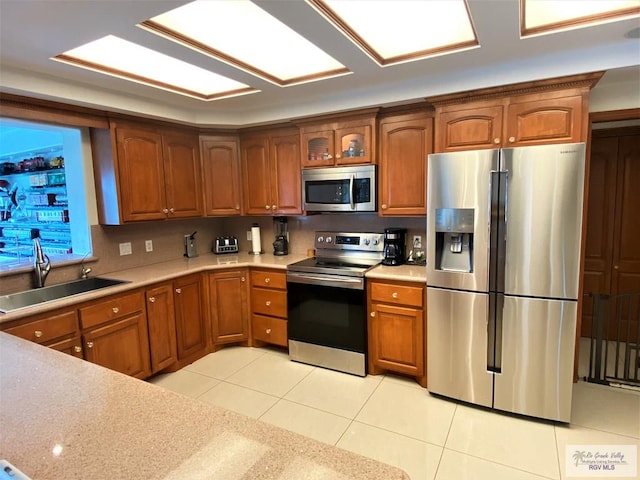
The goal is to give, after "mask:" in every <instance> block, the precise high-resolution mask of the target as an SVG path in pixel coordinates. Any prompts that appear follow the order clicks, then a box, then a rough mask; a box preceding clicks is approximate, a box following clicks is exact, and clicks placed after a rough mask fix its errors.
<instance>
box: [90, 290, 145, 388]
mask: <svg viewBox="0 0 640 480" xmlns="http://www.w3.org/2000/svg"><path fill="white" fill-rule="evenodd" d="M78 313H79V317H80V327H81V328H82V343H83V346H84V358H85V359H86V360H88V361H90V362H93V363H97V364H98V365H102V366H103V367H106V368H109V369H111V370H115V371H117V372H121V373H124V374H126V375H131V376H132V377H136V378H146V377H148V376H149V375H151V364H150V361H149V334H148V331H147V314H146V310H145V302H144V292H143V291H142V290H135V291H133V292H126V293H122V294H119V295H111V296H109V297H106V298H103V299H100V300H96V301H94V302H89V303H86V304H82V305H80V308H78Z"/></svg>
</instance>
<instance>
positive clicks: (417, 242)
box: [413, 235, 422, 248]
mask: <svg viewBox="0 0 640 480" xmlns="http://www.w3.org/2000/svg"><path fill="white" fill-rule="evenodd" d="M413 248H422V235H414V236H413Z"/></svg>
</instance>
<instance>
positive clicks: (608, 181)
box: [581, 122, 640, 383]
mask: <svg viewBox="0 0 640 480" xmlns="http://www.w3.org/2000/svg"><path fill="white" fill-rule="evenodd" d="M590 148H591V150H590V151H591V154H590V173H589V200H588V206H587V234H586V245H585V267H584V279H583V280H584V304H583V316H582V324H581V336H582V337H583V338H582V340H581V343H582V346H581V350H583V352H584V353H587V352H588V353H589V355H588V359H589V361H590V362H589V364H590V368H589V377H590V378H591V377H592V376H594V375H593V370H591V366H593V368H594V369H597V370H598V372H601V373H602V376H601V378H600V380H603V381H604V380H606V379H607V378H609V379H612V378H613V379H616V380H617V379H621V380H625V379H627V377H629V378H631V379H633V378H634V377H635V380H636V381H637V372H638V366H639V365H640V363H639V360H638V358H636V357H638V355H639V352H638V345H639V344H640V336H639V333H640V332H639V331H638V323H639V313H638V311H637V310H638V308H639V307H638V300H637V299H638V298H640V295H638V294H639V293H640V221H639V220H638V218H640V217H639V216H638V212H640V188H639V187H638V186H639V185H640V122H636V124H635V125H631V126H620V124H619V123H618V124H615V123H614V124H610V125H607V126H606V128H597V125H594V129H593V130H592V133H591V143H590ZM603 352H604V355H602V353H603ZM583 358H584V356H583ZM581 364H584V360H583V362H581ZM620 368H621V370H620ZM627 370H629V371H627ZM630 371H631V372H632V373H633V372H635V375H631V377H630ZM605 383H607V382H605Z"/></svg>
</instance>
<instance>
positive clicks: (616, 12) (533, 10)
mask: <svg viewBox="0 0 640 480" xmlns="http://www.w3.org/2000/svg"><path fill="white" fill-rule="evenodd" d="M638 15H640V0H606V1H603V0H572V1H567V0H520V31H521V34H522V36H526V35H536V34H540V33H549V32H552V31H558V30H565V29H570V28H579V27H585V26H588V25H593V24H597V23H604V22H611V21H616V20H621V19H623V18H628V17H633V16H638Z"/></svg>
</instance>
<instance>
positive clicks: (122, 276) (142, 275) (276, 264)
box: [0, 253, 426, 323]
mask: <svg viewBox="0 0 640 480" xmlns="http://www.w3.org/2000/svg"><path fill="white" fill-rule="evenodd" d="M305 258H307V257H306V256H305V255H300V254H298V255H296V254H290V255H284V256H275V255H273V254H262V255H251V254H249V253H238V254H232V255H230V254H226V255H215V254H212V253H208V254H205V255H201V256H198V257H194V258H179V259H176V260H169V261H166V262H160V263H154V264H150V265H145V266H143V267H136V268H131V269H128V270H120V271H117V272H111V273H105V274H101V275H99V276H100V277H104V278H112V279H115V280H124V281H126V282H128V283H125V284H122V285H117V286H113V287H108V288H103V289H100V290H94V291H92V292H87V293H83V294H80V295H74V296H71V297H65V298H61V299H59V300H55V301H51V302H47V303H40V304H36V305H33V306H31V307H26V308H21V309H19V310H14V311H12V312H9V313H0V323H5V322H9V321H12V320H17V319H20V318H24V317H28V316H31V315H36V314H38V313H43V312H46V311H48V310H53V309H57V308H62V307H67V306H70V305H74V304H77V303H79V302H85V301H89V300H94V299H96V298H100V297H104V296H107V295H111V294H114V293H121V292H124V291H127V290H131V289H133V288H138V287H145V286H147V285H152V284H154V283H158V282H163V281H166V280H171V279H173V278H176V277H179V276H182V275H187V274H190V273H198V272H202V271H213V270H217V269H222V268H233V267H238V268H240V267H265V268H276V269H282V270H286V268H287V265H289V264H291V263H294V262H298V261H300V260H303V259H305ZM366 277H367V278H376V279H383V280H401V281H413V282H421V283H424V282H426V267H425V266H418V265H400V266H396V267H388V266H384V265H379V266H377V267H374V268H373V269H371V270H369V271H368V272H367V274H366Z"/></svg>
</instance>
